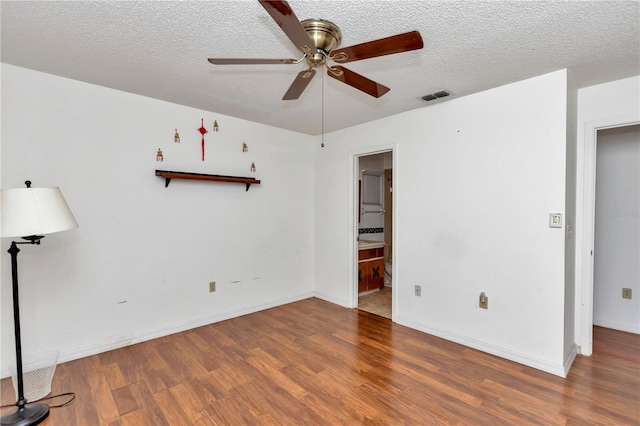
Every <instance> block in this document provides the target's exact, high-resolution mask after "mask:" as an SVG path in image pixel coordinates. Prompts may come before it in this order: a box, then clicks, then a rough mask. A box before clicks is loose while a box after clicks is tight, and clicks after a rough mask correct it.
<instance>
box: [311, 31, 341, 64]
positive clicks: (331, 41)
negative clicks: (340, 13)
mask: <svg viewBox="0 0 640 426" xmlns="http://www.w3.org/2000/svg"><path fill="white" fill-rule="evenodd" d="M301 24H302V27H303V28H304V30H305V31H306V32H307V34H308V35H309V38H310V39H311V41H312V42H313V44H314V46H315V47H316V49H318V51H319V52H318V53H316V54H315V55H308V56H307V63H308V64H309V66H312V67H318V66H322V65H324V64H325V62H326V59H327V56H328V55H329V54H330V53H331V51H332V50H333V49H335V48H336V47H338V46H339V45H340V41H341V40H342V34H341V33H340V28H338V26H337V25H336V24H334V23H333V22H330V21H326V20H324V19H305V20H304V21H302V22H301Z"/></svg>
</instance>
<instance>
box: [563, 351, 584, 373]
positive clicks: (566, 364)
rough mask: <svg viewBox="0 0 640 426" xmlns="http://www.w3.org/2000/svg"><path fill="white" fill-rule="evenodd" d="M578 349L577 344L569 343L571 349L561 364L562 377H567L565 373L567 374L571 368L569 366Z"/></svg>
mask: <svg viewBox="0 0 640 426" xmlns="http://www.w3.org/2000/svg"><path fill="white" fill-rule="evenodd" d="M579 351H580V348H579V347H578V345H577V344H575V343H574V344H573V345H571V350H570V351H569V353H568V354H567V356H566V357H565V359H564V365H563V368H564V375H563V376H562V377H567V375H568V374H569V370H570V369H571V366H572V365H573V361H575V359H576V356H577V355H578V352H579Z"/></svg>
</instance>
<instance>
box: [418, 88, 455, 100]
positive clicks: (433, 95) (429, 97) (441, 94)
mask: <svg viewBox="0 0 640 426" xmlns="http://www.w3.org/2000/svg"><path fill="white" fill-rule="evenodd" d="M449 95H450V93H449V92H447V91H446V90H441V91H439V92H435V93H430V94H428V95H424V96H423V97H422V98H421V99H422V100H423V101H425V102H429V101H433V100H436V99H440V98H444V97H447V96H449Z"/></svg>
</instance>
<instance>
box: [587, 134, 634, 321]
mask: <svg viewBox="0 0 640 426" xmlns="http://www.w3.org/2000/svg"><path fill="white" fill-rule="evenodd" d="M597 144H598V146H597V165H596V209H595V216H596V218H595V222H596V226H595V258H594V279H593V323H594V324H596V325H600V326H603V327H609V328H614V329H617V330H622V331H629V332H633V333H640V265H639V262H640V213H639V212H640V125H636V126H629V127H620V128H614V129H607V130H601V131H599V132H598V140H597ZM623 287H626V288H631V289H632V295H633V298H632V299H631V300H627V299H623V298H622V288H623Z"/></svg>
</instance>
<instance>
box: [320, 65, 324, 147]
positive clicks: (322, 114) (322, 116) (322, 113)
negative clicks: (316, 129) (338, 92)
mask: <svg viewBox="0 0 640 426" xmlns="http://www.w3.org/2000/svg"><path fill="white" fill-rule="evenodd" d="M321 74H322V79H321V80H320V82H321V83H322V85H321V86H322V88H321V90H322V96H321V99H322V105H320V110H321V111H320V119H321V121H322V123H321V127H322V129H321V131H322V143H321V144H320V147H321V148H324V73H321Z"/></svg>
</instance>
